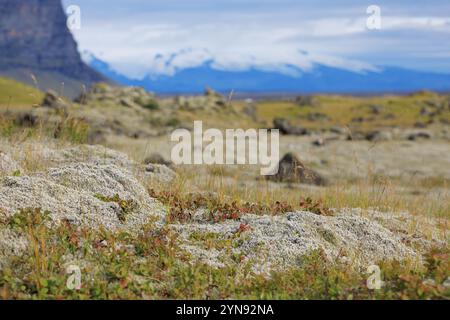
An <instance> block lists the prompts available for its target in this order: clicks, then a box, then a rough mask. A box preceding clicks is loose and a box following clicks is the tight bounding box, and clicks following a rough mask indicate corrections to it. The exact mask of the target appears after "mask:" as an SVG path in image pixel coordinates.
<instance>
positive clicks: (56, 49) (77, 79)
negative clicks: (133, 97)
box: [0, 0, 106, 96]
mask: <svg viewBox="0 0 450 320" xmlns="http://www.w3.org/2000/svg"><path fill="white" fill-rule="evenodd" d="M66 21H67V17H66V15H65V13H64V10H63V7H62V4H61V1H60V0H2V1H1V2H0V74H2V75H6V76H9V77H11V78H14V79H16V80H19V81H22V82H27V83H29V84H33V85H36V83H34V82H35V81H36V82H37V86H38V87H39V88H40V89H41V90H48V89H54V90H56V91H58V92H60V91H61V83H62V82H64V94H65V95H68V96H75V95H76V94H78V93H79V92H80V91H81V86H82V85H85V86H89V85H91V84H92V83H95V82H99V81H106V78H105V77H104V76H102V75H100V74H99V73H97V72H96V71H94V70H93V69H91V68H90V67H89V66H87V65H86V64H85V63H84V62H83V61H82V60H81V57H80V54H79V52H78V50H77V44H76V42H75V40H74V38H73V36H72V34H71V33H70V31H69V29H68V28H67V22H66ZM31 75H34V76H35V79H32V77H31Z"/></svg>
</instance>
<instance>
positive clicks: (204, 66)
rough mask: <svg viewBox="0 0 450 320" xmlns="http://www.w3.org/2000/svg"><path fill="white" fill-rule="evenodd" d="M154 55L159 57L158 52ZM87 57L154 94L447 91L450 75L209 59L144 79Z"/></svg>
mask: <svg viewBox="0 0 450 320" xmlns="http://www.w3.org/2000/svg"><path fill="white" fill-rule="evenodd" d="M157 58H158V59H161V56H158V57H157ZM172 59H173V57H172ZM86 60H87V62H88V63H89V65H90V66H91V67H92V68H94V69H95V70H97V71H99V72H100V73H102V74H104V75H105V76H107V77H109V78H110V79H112V80H114V81H116V82H118V83H120V84H123V85H133V86H141V87H144V88H145V89H147V90H149V91H153V92H156V93H174V94H176V93H200V92H203V91H204V88H205V87H207V86H208V87H211V88H214V89H215V90H217V91H220V92H229V91H231V90H234V91H238V92H247V93H263V92H264V93H268V92H272V93H275V92H284V93H289V92H291V93H382V92H411V91H416V90H425V89H426V90H435V91H450V74H439V73H431V72H422V71H414V70H407V69H402V68H396V67H378V68H376V69H374V70H364V71H352V70H348V69H343V68H337V67H331V66H326V65H323V64H318V63H317V64H314V65H313V67H312V68H311V69H309V70H307V71H304V70H302V69H300V68H298V67H296V66H292V65H286V66H285V69H287V70H290V71H291V72H289V73H287V72H282V71H273V70H272V71H268V70H263V69H261V68H258V67H250V68H247V69H245V70H224V69H222V68H220V69H219V68H217V66H216V65H217V64H216V63H215V61H214V60H213V59H208V60H206V61H203V62H202V63H201V64H200V65H197V66H188V67H185V68H173V70H172V72H171V73H170V74H159V75H158V74H154V73H151V72H149V73H148V75H147V76H145V77H144V78H142V79H139V80H136V79H131V78H128V77H126V76H125V75H123V74H120V73H118V72H116V71H114V70H113V68H112V67H111V66H110V65H109V64H108V63H106V62H104V61H102V60H100V59H98V58H96V57H95V56H93V55H89V58H88V59H86ZM168 63H169V62H166V64H168Z"/></svg>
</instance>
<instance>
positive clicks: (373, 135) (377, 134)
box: [366, 130, 392, 142]
mask: <svg viewBox="0 0 450 320" xmlns="http://www.w3.org/2000/svg"><path fill="white" fill-rule="evenodd" d="M366 139H367V140H369V141H373V142H379V141H390V140H392V133H391V132H389V131H380V130H377V131H373V132H370V133H368V134H367V135H366Z"/></svg>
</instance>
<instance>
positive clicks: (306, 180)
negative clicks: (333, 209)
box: [267, 153, 326, 186]
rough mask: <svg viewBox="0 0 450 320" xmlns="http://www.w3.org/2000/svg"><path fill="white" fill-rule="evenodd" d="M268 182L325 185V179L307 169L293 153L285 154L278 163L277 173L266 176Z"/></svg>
mask: <svg viewBox="0 0 450 320" xmlns="http://www.w3.org/2000/svg"><path fill="white" fill-rule="evenodd" d="M267 179H268V180H272V181H276V182H291V183H303V184H312V185H319V186H320V185H325V183H326V181H325V179H324V178H323V177H322V176H321V175H320V174H319V173H317V172H315V171H314V170H311V169H308V168H306V167H305V165H304V164H303V163H302V162H301V161H300V159H299V158H298V157H297V156H296V155H295V154H293V153H288V154H286V155H285V156H284V157H283V158H282V159H281V160H280V162H279V169H278V173H277V174H276V175H273V176H267Z"/></svg>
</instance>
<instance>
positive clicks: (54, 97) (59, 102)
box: [42, 90, 69, 110]
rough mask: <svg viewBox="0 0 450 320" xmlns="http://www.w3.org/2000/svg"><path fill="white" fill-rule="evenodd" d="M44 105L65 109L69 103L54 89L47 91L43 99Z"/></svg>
mask: <svg viewBox="0 0 450 320" xmlns="http://www.w3.org/2000/svg"><path fill="white" fill-rule="evenodd" d="M42 106H43V107H48V108H52V109H63V110H66V109H67V108H69V104H68V103H67V102H66V101H64V100H63V99H62V98H61V97H59V96H58V94H57V93H56V92H55V91H53V90H49V91H47V93H46V94H45V96H44V100H43V101H42Z"/></svg>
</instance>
